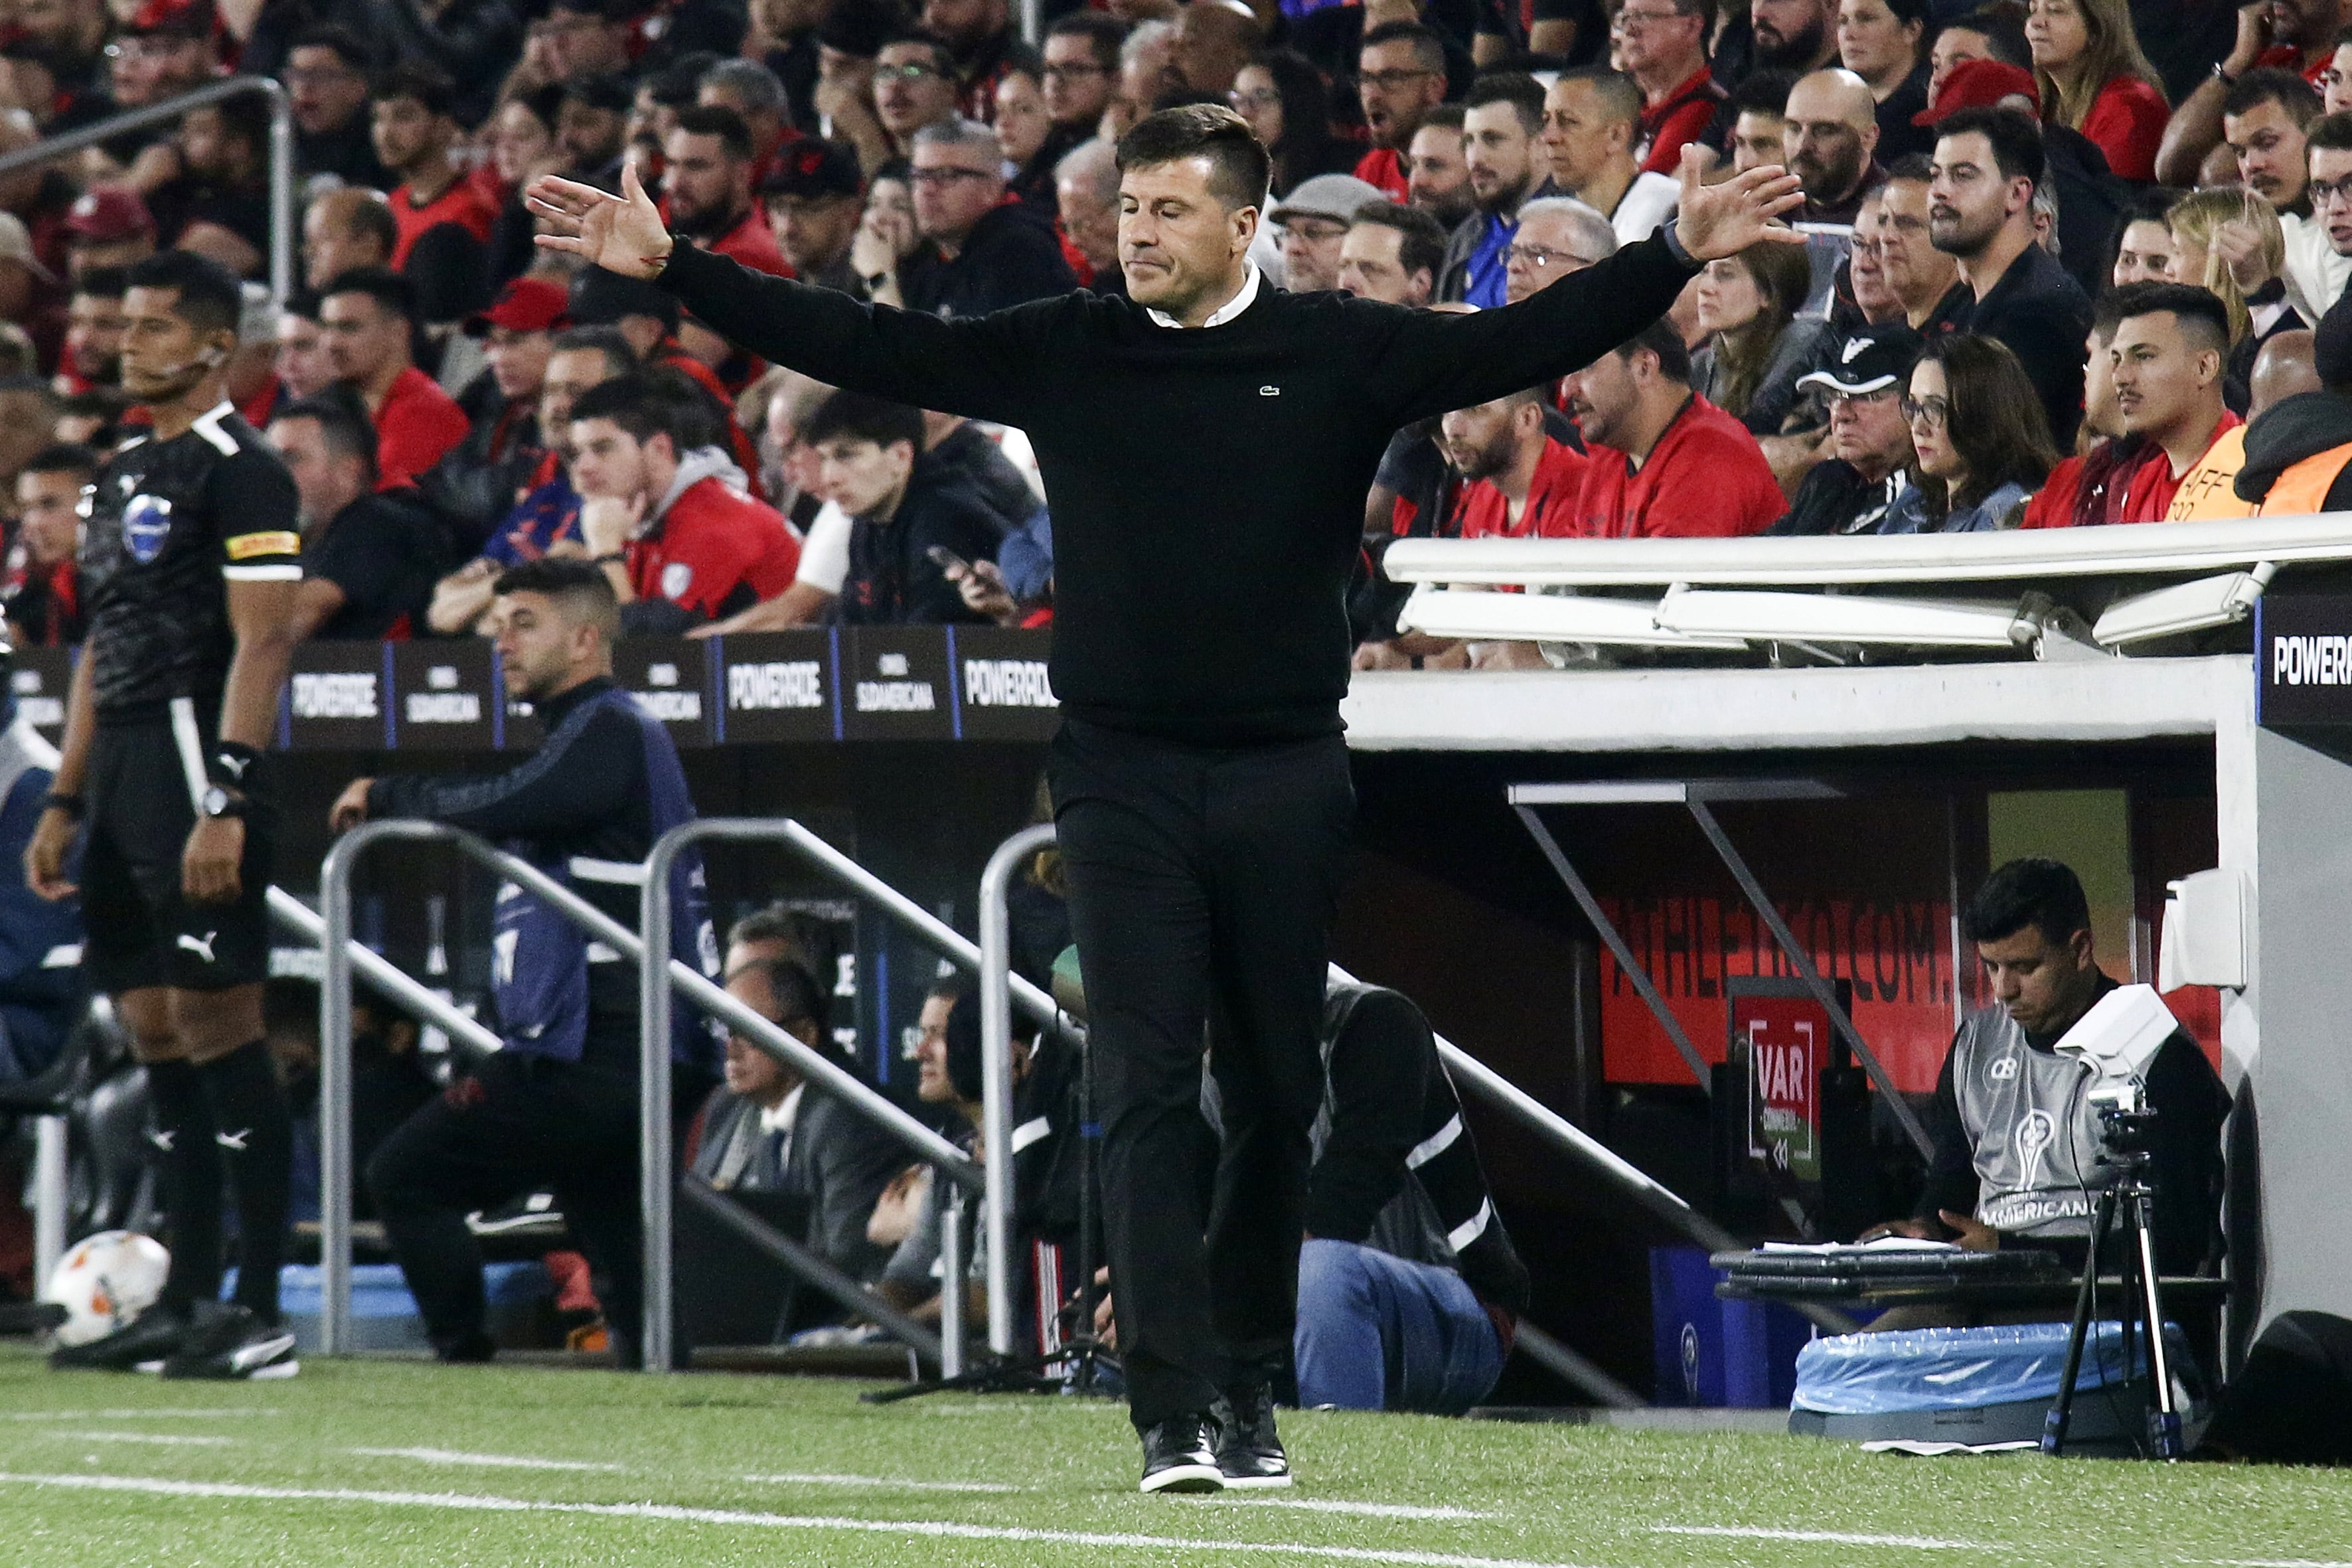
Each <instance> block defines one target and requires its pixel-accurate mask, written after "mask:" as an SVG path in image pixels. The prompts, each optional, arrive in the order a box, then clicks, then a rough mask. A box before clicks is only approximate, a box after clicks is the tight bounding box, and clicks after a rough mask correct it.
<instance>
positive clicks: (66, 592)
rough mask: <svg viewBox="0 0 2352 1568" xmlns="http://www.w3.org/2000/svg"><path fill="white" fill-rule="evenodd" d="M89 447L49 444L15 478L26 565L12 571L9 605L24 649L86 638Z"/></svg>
mask: <svg viewBox="0 0 2352 1568" xmlns="http://www.w3.org/2000/svg"><path fill="white" fill-rule="evenodd" d="M99 460H100V459H99V455H98V454H97V453H96V452H94V451H92V450H91V449H90V448H89V447H74V446H55V447H46V448H44V449H43V450H41V451H39V452H37V453H35V454H34V455H33V458H32V460H31V461H30V462H27V463H26V465H25V467H24V469H23V471H22V472H20V473H18V474H17V476H16V512H17V529H16V542H17V544H18V545H19V546H20V547H21V549H22V550H23V552H24V561H23V563H22V564H21V565H19V566H17V567H16V570H14V571H13V572H11V573H10V574H8V584H7V587H6V590H5V599H0V608H5V612H6V614H7V617H8V629H9V633H10V635H11V636H12V637H14V638H15V640H16V646H17V647H68V646H69V645H71V644H74V643H78V642H79V641H80V640H81V634H82V629H83V627H84V626H85V625H86V624H87V617H86V616H84V614H83V611H82V603H81V584H80V578H79V574H78V571H77V568H76V565H75V555H76V553H77V552H78V551H79V548H80V544H81V491H82V487H83V486H84V485H87V484H88V483H89V481H90V477H91V476H92V475H94V474H95V473H97V472H98V465H99Z"/></svg>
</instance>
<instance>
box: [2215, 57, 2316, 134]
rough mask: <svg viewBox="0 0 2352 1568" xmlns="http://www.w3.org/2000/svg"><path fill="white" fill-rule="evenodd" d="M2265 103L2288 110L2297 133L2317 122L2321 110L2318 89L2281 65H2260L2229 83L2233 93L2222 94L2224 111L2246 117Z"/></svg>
mask: <svg viewBox="0 0 2352 1568" xmlns="http://www.w3.org/2000/svg"><path fill="white" fill-rule="evenodd" d="M2265 103H2275V104H2277V105H2278V106H2279V108H2281V109H2282V110H2285V111H2286V117H2287V118H2288V119H2289V120H2292V121H2294V123H2295V126H2296V128H2297V129H2298V130H2300V129H2301V128H2302V127H2304V126H2306V125H2309V124H2310V123H2311V122H2312V121H2315V120H2316V119H2318V118H2319V111H2320V108H2321V105H2320V99H2319V90H2318V89H2316V88H2315V87H2313V86H2312V85H2311V84H2310V83H2309V82H2307V81H2305V80H2304V79H2303V78H2302V76H2301V75H2300V74H2298V73H2296V72H2294V71H2291V70H2285V69H2283V68H2280V67H2278V66H2260V67H2257V68H2254V69H2252V70H2250V71H2248V72H2247V73H2246V74H2245V75H2243V76H2242V77H2240V78H2239V79H2237V80H2236V81H2234V82H2231V84H2230V90H2229V91H2228V92H2225V93H2223V94H2222V95H2221V112H2222V114H2223V115H2225V116H2231V115H2239V114H2244V113H2246V112H2247V111H2248V110H2254V109H2260V108H2261V107H2262V106H2263V104H2265Z"/></svg>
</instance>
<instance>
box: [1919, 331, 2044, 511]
mask: <svg viewBox="0 0 2352 1568" xmlns="http://www.w3.org/2000/svg"><path fill="white" fill-rule="evenodd" d="M1903 416H1904V417H1905V418H1906V419H1908V420H1909V421H1910V422H1911V449H1912V451H1913V452H1914V453H1915V454H1916V465H1917V466H1916V475H1917V478H1918V481H1919V482H1918V487H1917V489H1915V490H1914V491H1912V493H1911V494H1910V495H1909V496H1907V497H1906V498H1905V501H1906V504H1905V505H1904V506H1903V507H1902V508H1901V509H1900V510H1898V512H1897V513H1896V515H1895V516H1893V517H1890V518H1888V519H1887V520H1886V522H1885V524H1884V525H1883V526H1882V527H1881V529H1880V531H1881V532H1883V533H1974V532H1982V531H1987V530H1990V529H1997V528H2015V527H2016V526H2017V525H2018V522H2019V521H2020V520H2021V518H2022V517H2023V516H2024V513H2025V503H2026V501H2027V500H2030V499H2031V498H2032V494H2033V492H2034V491H2035V490H2037V489H2041V488H2042V481H2044V480H2045V479H2048V478H2049V477H2050V470H2051V469H2053V468H2056V467H2057V466H2058V454H2057V452H2056V451H2055V450H2054V449H2053V447H2052V446H2051V444H2050V425H2049V421H2048V420H2046V419H2044V418H2043V417H2042V399H2041V397H2040V395H2037V394H2036V393H2035V392H2034V390H2033V383H2032V381H2030V380H2028V379H2027V378H2026V374H2025V367H2024V366H2023V365H2021V364H2020V363H2017V356H2016V355H2015V354H2013V353H2010V351H2009V347H2008V345H2007V344H2005V343H2000V342H1995V341H1994V340H1993V339H1991V338H1983V337H1979V336H1977V335H1976V334H1975V333H1973V332H1960V333H1955V334H1954V335H1952V336H1950V337H1944V338H1937V339H1936V340H1935V341H1934V342H1930V343H1929V344H1928V345H1927V348H1926V350H1924V351H1923V352H1922V353H1920V355H1919V363H1916V364H1915V365H1913V366H1912V367H1911V395H1909V396H1908V397H1906V398H1905V399H1904V400H1903Z"/></svg>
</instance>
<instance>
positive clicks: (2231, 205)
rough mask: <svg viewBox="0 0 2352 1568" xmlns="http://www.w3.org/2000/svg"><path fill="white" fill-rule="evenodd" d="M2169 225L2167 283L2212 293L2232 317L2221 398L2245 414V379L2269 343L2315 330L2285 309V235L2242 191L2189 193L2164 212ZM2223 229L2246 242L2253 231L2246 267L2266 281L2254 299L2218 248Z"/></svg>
mask: <svg viewBox="0 0 2352 1568" xmlns="http://www.w3.org/2000/svg"><path fill="white" fill-rule="evenodd" d="M2164 220H2165V223H2166V225H2167V226H2168V227H2169V228H2170V229H2171V231H2172V255H2171V259H2170V264H2169V266H2168V269H2167V271H2166V273H2165V278H2166V280H2167V281H2168V282H2173V283H2188V284H2191V285H2193V286H2195V287H2197V288H2200V289H2204V290H2206V291H2207V292H2208V293H2210V294H2212V295H2214V296H2216V297H2217V298H2219V299H2220V300H2221V308H2222V309H2223V310H2226V311H2228V312H2229V316H2230V359H2229V363H2228V364H2227V366H2226V367H2225V368H2224V370H2223V374H2222V386H2221V395H2222V397H2223V399H2224V401H2226V402H2227V403H2228V404H2229V405H2230V406H2231V409H2233V410H2235V411H2236V412H2237V413H2240V414H2243V413H2244V412H2245V411H2246V402H2247V380H2248V378H2249V377H2250V376H2252V374H2253V369H2254V355H2255V354H2257V353H2260V352H2262V346H2263V340H2264V339H2266V338H2268V337H2270V336H2271V335H2272V334H2273V333H2274V332H2287V331H2296V330H2297V329H2299V328H2304V327H2308V326H2309V325H2311V323H2310V322H2308V321H2305V320H2304V319H2303V317H2302V316H2301V315H2300V314H2298V313H2297V312H2296V310H2295V309H2294V306H2292V305H2290V304H2288V303H2287V302H2286V286H2285V284H2284V283H2283V282H2281V281H2280V279H2281V277H2282V275H2283V274H2284V271H2285V270H2286V231H2285V230H2284V228H2283V227H2281V226H2280V225H2279V220H2278V213H2277V212H2276V210H2274V209H2273V207H2272V206H2271V204H2270V203H2268V202H2266V201H2264V200H2263V198H2262V197H2260V196H2258V195H2254V194H2253V193H2252V191H2249V190H2248V189H2246V187H2245V186H2243V185H2215V186H2211V187H2209V188H2207V189H2205V190H2201V191H2191V192H2189V194H2188V195H2185V196H2183V197H2181V198H2180V199H2179V201H2177V202H2175V203H2173V204H2172V205H2170V206H2169V207H2167V208H2166V209H2165V213H2164ZM2223 226H2239V227H2240V229H2241V230H2242V231H2243V230H2252V234H2253V237H2254V242H2255V246H2254V248H2253V249H2252V251H2251V252H2249V253H2247V254H2246V255H2245V256H2244V257H2243V258H2242V265H2244V266H2245V267H2246V268H2247V269H2248V270H2249V271H2252V269H2253V268H2255V267H2257V266H2259V267H2260V268H2262V277H2263V279H2264V281H2263V282H2262V283H2261V284H2260V285H2259V286H2258V287H2257V288H2256V289H2255V290H2254V291H2253V292H2252V293H2251V294H2250V293H2248V292H2247V291H2246V289H2245V288H2244V286H2243V285H2242V283H2240V282H2239V280H2238V275H2237V273H2236V272H2235V271H2233V270H2232V269H2231V266H2230V258H2229V256H2228V254H2227V248H2228V247H2224V246H2222V245H2221V244H2220V243H2218V242H2219V241H2220V239H2221V230H2222V228H2223ZM2241 237H2242V235H2241Z"/></svg>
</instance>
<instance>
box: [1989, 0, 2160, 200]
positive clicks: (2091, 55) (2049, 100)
mask: <svg viewBox="0 0 2352 1568" xmlns="http://www.w3.org/2000/svg"><path fill="white" fill-rule="evenodd" d="M2025 44H2026V47H2027V48H2028V49H2030V50H2031V51H2032V55H2033V80H2034V84H2035V86H2036V87H2037V88H2038V89H2040V91H2041V94H2042V119H2043V120H2045V121H2048V122H2049V123H2051V124H2053V125H2063V126H2065V127H2066V128H2067V129H2068V130H2070V131H2079V132H2082V133H2083V134H2084V135H2085V136H2087V137H2089V138H2090V139H2091V140H2092V141H2093V142H2096V143H2098V147H2099V151H2100V152H2102V153H2105V154H2106V155H2107V167H2108V168H2109V169H2110V170H2112V171H2113V172H2114V173H2115V174H2116V176H2117V177H2118V178H2121V179H2126V180H2137V181H2141V182H2147V181H2150V180H2153V179H2155V178H2156V150H2157V145H2158V143H2159V142H2162V141H2163V140H2164V122H2165V121H2166V120H2168V119H2169V118H2170V117H2171V114H2172V106H2171V105H2170V104H2169V103H2167V102H2166V101H2165V98H2164V89H2163V88H2162V87H2160V86H2158V83H2159V82H2160V81H2161V80H2162V78H2160V77H2158V75H2157V73H2156V68H2155V67H2154V66H2152V65H2150V64H2148V62H2147V55H2146V54H2144V53H2142V52H2141V50H2140V47H2139V35H2138V34H2137V33H2135V32H2134V31H2132V19H2131V9H2130V7H2129V5H2128V4H2127V3H2126V0H2027V5H2026V11H2025Z"/></svg>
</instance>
